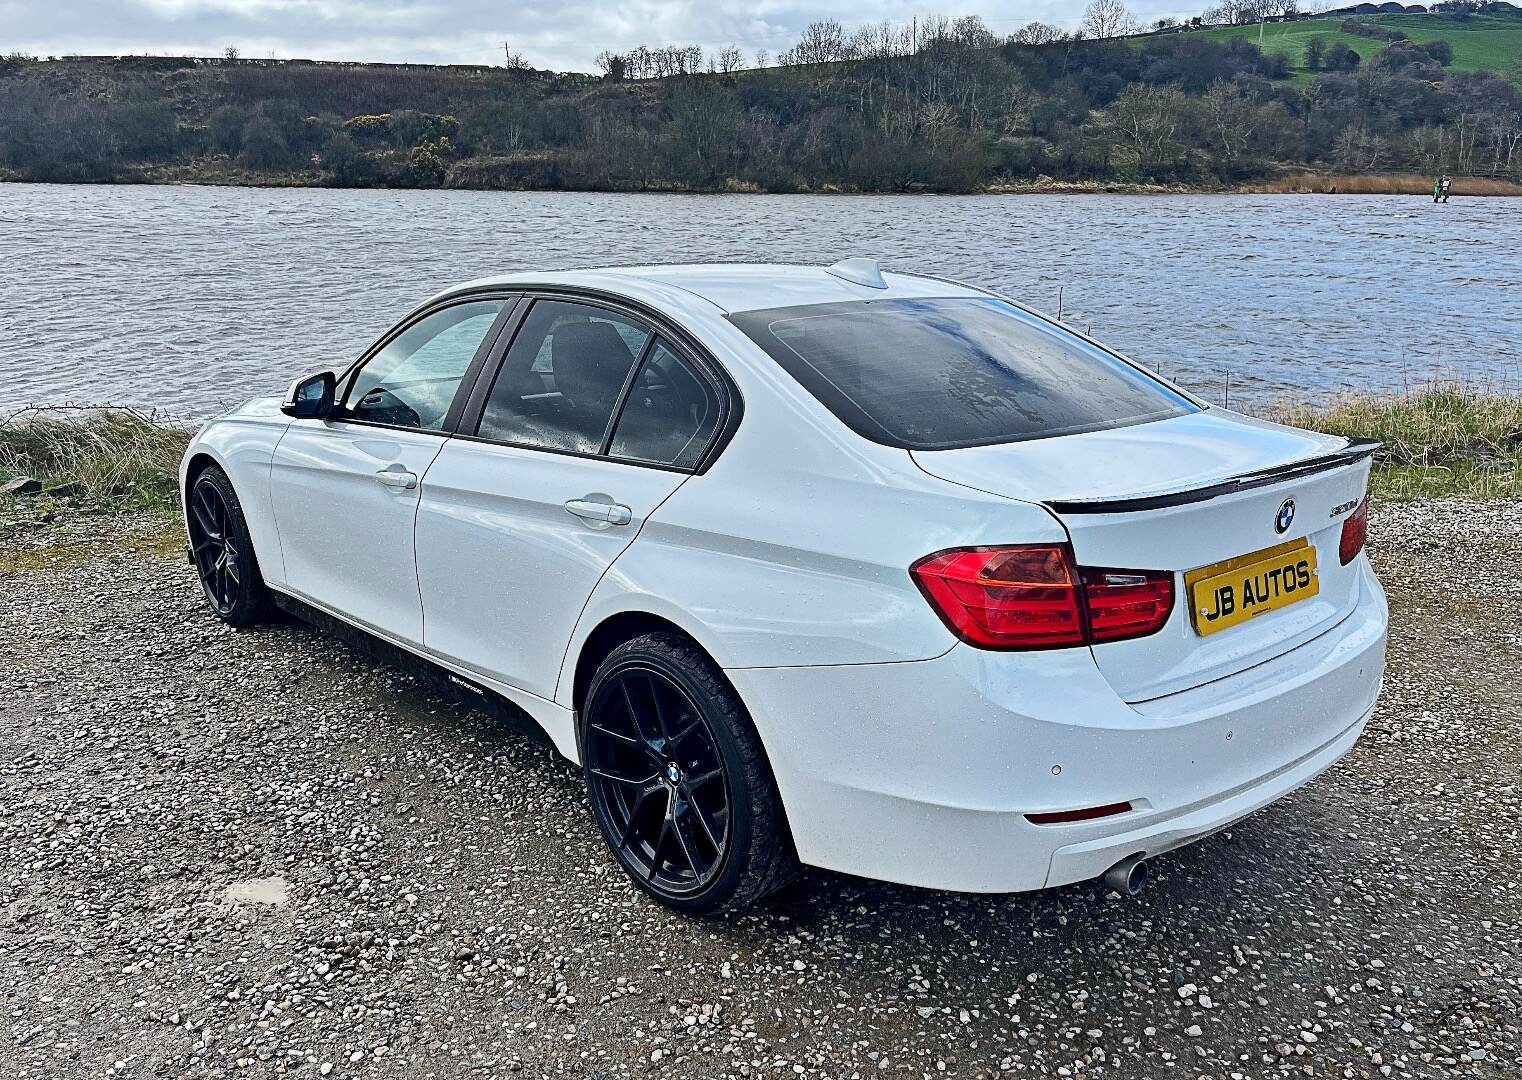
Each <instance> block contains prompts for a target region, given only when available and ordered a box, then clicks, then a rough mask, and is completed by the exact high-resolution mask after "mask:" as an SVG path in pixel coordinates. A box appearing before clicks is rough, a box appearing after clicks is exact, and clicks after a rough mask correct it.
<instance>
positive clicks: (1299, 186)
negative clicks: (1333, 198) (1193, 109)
mask: <svg viewBox="0 0 1522 1080" xmlns="http://www.w3.org/2000/svg"><path fill="white" fill-rule="evenodd" d="M1436 179H1437V178H1436V177H1434V176H1429V175H1423V174H1421V173H1312V172H1299V173H1287V174H1286V175H1284V176H1277V177H1273V178H1272V179H1268V180H1257V181H1254V182H1253V183H1251V184H1244V185H1243V186H1242V188H1241V189H1240V190H1242V191H1246V192H1253V193H1260V194H1271V195H1292V194H1312V193H1314V194H1320V193H1335V194H1338V195H1425V196H1427V197H1428V198H1429V199H1430V198H1431V197H1432V183H1433V181H1434V180H1436ZM1453 194H1454V195H1455V196H1465V195H1467V196H1476V195H1522V184H1519V183H1517V182H1516V181H1513V180H1498V179H1491V178H1488V177H1484V176H1455V177H1454V178H1453Z"/></svg>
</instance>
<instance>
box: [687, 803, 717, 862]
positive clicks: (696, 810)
mask: <svg viewBox="0 0 1522 1080" xmlns="http://www.w3.org/2000/svg"><path fill="white" fill-rule="evenodd" d="M687 804H688V805H689V806H691V807H692V816H693V817H695V818H697V819H698V827H699V828H701V829H702V830H703V835H704V836H705V837H707V838H708V843H709V846H711V847H712V848H713V850H714V852H715V853H716V854H717V853H718V852H720V851H723V850H724V845H723V844H721V843H719V838H718V837H717V836H715V835H714V834H713V826H712V825H709V824H708V815H707V814H705V813H703V808H702V807H701V806H699V805H698V804H697V803H695V802H693V801H692V799H691V797H689V798H688V800H687Z"/></svg>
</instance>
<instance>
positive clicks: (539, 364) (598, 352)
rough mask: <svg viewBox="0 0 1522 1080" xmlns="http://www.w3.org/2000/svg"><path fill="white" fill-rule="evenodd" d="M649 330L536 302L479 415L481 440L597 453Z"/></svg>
mask: <svg viewBox="0 0 1522 1080" xmlns="http://www.w3.org/2000/svg"><path fill="white" fill-rule="evenodd" d="M650 337H651V334H650V331H649V330H648V329H647V328H646V327H644V326H643V325H641V324H640V323H637V322H635V321H634V320H632V319H628V318H625V317H624V316H622V315H618V314H616V313H614V312H612V311H609V310H607V309H605V308H600V307H594V306H592V305H590V304H577V303H571V302H568V301H564V300H538V301H535V303H534V306H533V308H532V309H530V311H529V313H528V317H527V318H526V319H525V320H524V322H523V326H522V328H521V329H520V330H519V331H518V334H517V337H516V338H514V340H513V345H512V348H510V349H509V350H508V353H507V358H506V359H505V360H504V361H503V363H502V369H501V371H500V372H499V373H498V375H497V380H496V382H495V383H494V384H493V386H492V389H491V394H490V396H489V397H488V398H487V400H486V406H485V409H484V410H483V411H482V414H481V422H480V424H479V425H478V427H477V429H476V434H477V435H479V436H480V437H481V438H484V439H492V440H495V441H498V442H507V443H512V444H514V445H517V446H533V447H540V448H543V449H548V450H563V451H569V452H571V453H577V454H597V453H600V452H601V451H602V445H603V439H604V437H605V436H606V435H607V432H608V426H609V424H610V423H611V422H612V420H613V410H614V408H615V407H616V406H617V404H618V399H619V396H620V395H621V394H622V393H623V390H624V387H625V385H627V383H628V381H629V376H630V374H631V372H632V371H633V370H634V366H635V364H637V363H638V362H639V359H640V357H641V356H642V355H643V354H644V352H645V347H646V346H647V345H648V344H649V341H650Z"/></svg>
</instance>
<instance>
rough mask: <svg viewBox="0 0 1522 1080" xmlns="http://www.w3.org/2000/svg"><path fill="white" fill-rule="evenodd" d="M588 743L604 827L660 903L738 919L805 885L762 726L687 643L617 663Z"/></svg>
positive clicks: (660, 637) (640, 650) (609, 663)
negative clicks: (735, 914) (739, 912)
mask: <svg viewBox="0 0 1522 1080" xmlns="http://www.w3.org/2000/svg"><path fill="white" fill-rule="evenodd" d="M580 734H581V749H582V754H581V758H582V770H583V773H584V775H585V777H586V781H587V792H588V795H589V797H590V799H591V803H592V812H593V815H594V816H595V817H596V818H597V826H598V828H599V829H600V830H601V831H602V834H603V838H604V839H605V840H607V842H608V846H609V848H610V849H611V850H612V852H613V856H614V858H615V859H617V860H618V862H619V865H621V866H622V867H623V868H624V871H625V872H626V873H628V875H629V877H630V879H631V880H633V882H634V883H635V884H636V885H638V886H639V887H640V888H641V889H643V890H644V891H645V892H646V893H648V894H649V895H650V896H652V897H654V898H655V899H656V900H659V901H660V902H661V903H663V904H666V905H667V906H669V907H672V908H675V909H676V910H678V911H683V912H686V913H689V914H704V913H708V912H715V911H727V910H736V909H739V908H743V907H746V906H748V905H751V904H754V903H756V902H757V901H759V900H761V899H762V898H763V897H765V896H766V895H767V894H769V893H771V892H773V891H774V890H776V889H779V888H781V887H782V886H783V885H786V884H787V883H788V882H789V881H791V880H792V879H793V878H795V877H796V876H797V875H798V873H799V871H800V869H801V868H800V867H799V865H798V857H797V855H796V854H795V853H794V850H793V841H792V837H791V835H790V834H789V832H788V828H787V818H786V816H785V814H784V813H783V808H782V799H781V797H780V796H779V795H778V793H777V784H776V781H775V780H774V779H773V777H772V771H771V766H770V765H768V764H767V760H766V754H765V752H764V750H763V749H762V747H761V739H760V737H759V736H758V735H757V734H756V729H755V725H753V724H752V723H751V720H750V715H749V714H748V713H747V712H746V710H745V706H744V704H743V703H742V702H741V701H740V697H739V695H738V694H736V693H735V691H734V688H733V687H732V686H730V685H729V681H728V680H727V679H725V678H724V675H723V672H721V671H720V670H719V667H718V665H716V664H715V663H714V662H713V661H712V660H711V659H710V658H709V657H708V655H707V654H706V653H704V652H703V651H702V649H700V648H698V646H697V645H696V644H694V643H693V642H692V641H691V640H690V639H688V638H686V637H684V636H683V635H681V634H679V633H675V632H671V631H658V632H654V633H648V634H642V635H640V636H639V637H636V638H633V639H631V640H629V641H626V642H624V643H623V644H622V645H620V646H618V647H617V648H616V649H614V650H613V651H612V652H611V653H609V654H608V656H607V658H606V659H604V660H603V662H602V663H601V664H600V665H599V666H598V668H597V672H596V673H595V674H594V675H593V676H592V683H591V686H590V688H589V689H588V691H587V698H586V707H585V708H584V709H583V710H582V720H581V733H580ZM646 770H650V771H651V772H652V773H653V775H650V776H646V775H644V774H645V772H646ZM721 792H722V810H720V799H721ZM684 821H685V824H683V822H684ZM683 863H685V864H686V866H687V869H686V870H684V869H683V868H682V864H683ZM700 864H702V865H701V866H700Z"/></svg>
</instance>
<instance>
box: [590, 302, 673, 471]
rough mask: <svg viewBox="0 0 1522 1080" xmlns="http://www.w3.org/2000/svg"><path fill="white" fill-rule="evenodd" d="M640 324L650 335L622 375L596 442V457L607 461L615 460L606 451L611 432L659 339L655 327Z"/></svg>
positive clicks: (643, 323)
mask: <svg viewBox="0 0 1522 1080" xmlns="http://www.w3.org/2000/svg"><path fill="white" fill-rule="evenodd" d="M641 325H642V326H644V327H645V329H646V330H647V331H648V332H649V334H650V336H649V337H647V338H646V339H645V345H644V347H643V348H642V349H640V351H639V355H638V356H636V357H635V358H634V366H633V367H631V368H630V369H629V374H627V375H625V376H624V385H623V386H621V387H619V388H618V397H617V399H616V400H615V401H614V402H613V411H612V412H611V413H610V414H608V426H607V427H606V428H604V429H603V432H602V441H601V442H599V443H598V444H597V454H596V456H597V457H600V458H605V459H607V460H609V461H616V460H618V459H617V458H613V457H611V456H610V455H609V453H608V451H609V450H611V449H612V448H613V433H614V432H615V431H617V430H618V421H619V419H620V418H621V417H622V416H623V415H624V406H626V405H628V404H629V398H630V397H631V396H632V395H633V392H634V383H635V381H636V380H638V379H639V376H640V372H642V371H644V370H645V362H646V361H647V360H649V359H650V354H651V353H653V352H654V351H655V345H656V342H658V341H660V340H661V335H660V332H659V331H658V330H656V329H655V327H653V326H651V325H650V324H648V323H646V322H644V321H643V320H641Z"/></svg>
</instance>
